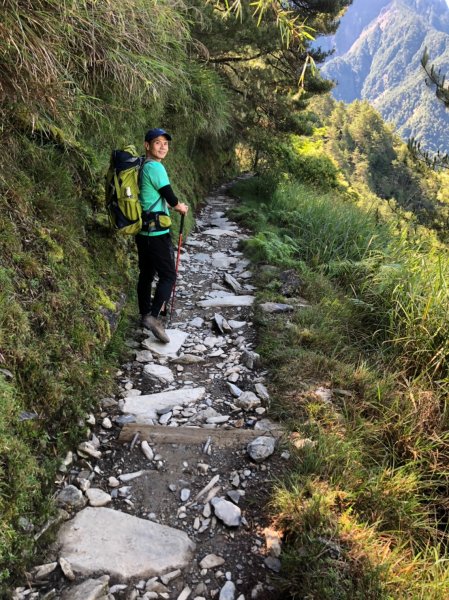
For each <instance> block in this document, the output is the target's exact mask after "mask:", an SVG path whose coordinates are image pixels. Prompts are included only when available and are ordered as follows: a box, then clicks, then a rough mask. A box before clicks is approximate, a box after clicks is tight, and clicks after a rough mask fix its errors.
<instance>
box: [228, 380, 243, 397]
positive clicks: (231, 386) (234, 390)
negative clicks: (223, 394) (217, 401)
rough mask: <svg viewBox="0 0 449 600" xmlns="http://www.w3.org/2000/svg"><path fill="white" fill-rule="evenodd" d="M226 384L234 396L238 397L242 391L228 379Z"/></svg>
mask: <svg viewBox="0 0 449 600" xmlns="http://www.w3.org/2000/svg"><path fill="white" fill-rule="evenodd" d="M227 385H228V388H229V391H230V392H231V394H232V395H233V396H234V398H239V397H240V396H241V395H242V393H243V392H242V390H241V389H240V388H239V387H237V386H236V385H234V384H233V383H231V382H230V381H229V382H228V383H227Z"/></svg>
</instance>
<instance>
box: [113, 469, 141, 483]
mask: <svg viewBox="0 0 449 600" xmlns="http://www.w3.org/2000/svg"><path fill="white" fill-rule="evenodd" d="M143 473H144V471H134V473H123V474H122V475H119V476H118V478H119V479H120V481H121V482H122V483H127V482H128V481H132V480H133V479H137V477H140V476H141V475H142V474H143Z"/></svg>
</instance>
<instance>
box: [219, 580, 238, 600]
mask: <svg viewBox="0 0 449 600" xmlns="http://www.w3.org/2000/svg"><path fill="white" fill-rule="evenodd" d="M234 598H235V584H234V583H233V582H232V581H227V582H226V583H225V584H224V586H223V587H222V588H221V590H220V595H219V597H218V600H234Z"/></svg>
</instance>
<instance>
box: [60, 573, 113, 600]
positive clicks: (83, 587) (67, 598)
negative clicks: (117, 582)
mask: <svg viewBox="0 0 449 600" xmlns="http://www.w3.org/2000/svg"><path fill="white" fill-rule="evenodd" d="M108 584H109V576H108V575H103V576H102V577H100V578H99V579H87V580H86V581H83V583H80V585H77V586H75V587H70V588H68V589H67V590H65V592H64V593H63V594H62V596H61V600H104V599H105V598H107V596H106V594H107V593H108V588H109V586H108Z"/></svg>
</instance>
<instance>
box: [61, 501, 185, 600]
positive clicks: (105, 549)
mask: <svg viewBox="0 0 449 600" xmlns="http://www.w3.org/2000/svg"><path fill="white" fill-rule="evenodd" d="M58 543H59V546H60V548H61V554H62V555H63V556H64V557H65V558H66V560H68V561H69V562H70V563H71V565H72V568H73V571H74V572H75V573H79V574H80V575H83V576H89V575H90V574H91V573H98V572H103V573H108V574H110V575H111V577H114V578H115V579H117V580H118V581H120V582H123V581H127V580H129V579H132V578H148V577H152V576H155V575H157V576H159V575H161V574H162V573H165V572H167V571H172V570H175V569H182V568H184V567H186V566H187V565H188V564H189V562H190V560H191V558H192V553H193V551H194V549H195V544H194V543H193V542H192V541H191V540H190V539H189V538H188V537H187V535H186V534H185V533H184V532H182V531H179V530H177V529H173V528H171V527H166V526H164V525H159V524H158V523H154V522H152V521H147V520H144V519H139V518H137V517H133V516H131V515H128V514H126V513H123V512H118V511H115V510H111V509H108V508H85V509H84V510H82V511H81V512H79V513H78V514H77V515H76V516H75V518H74V519H72V520H71V521H68V522H66V523H64V524H63V525H62V527H61V529H60V530H59V533H58ZM99 549H101V551H99ZM83 600H84V599H83Z"/></svg>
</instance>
